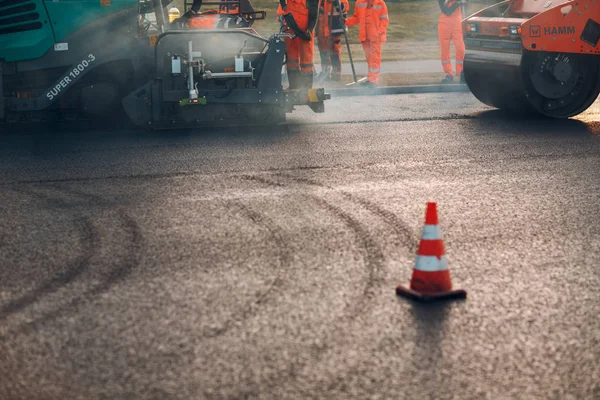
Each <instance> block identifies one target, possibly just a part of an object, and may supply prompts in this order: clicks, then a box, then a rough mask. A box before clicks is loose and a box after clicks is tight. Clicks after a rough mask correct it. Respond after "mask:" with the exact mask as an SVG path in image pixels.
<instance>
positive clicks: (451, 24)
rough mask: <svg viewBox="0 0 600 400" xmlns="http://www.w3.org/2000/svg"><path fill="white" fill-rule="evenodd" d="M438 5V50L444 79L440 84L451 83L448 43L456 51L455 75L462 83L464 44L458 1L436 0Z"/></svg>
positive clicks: (450, 61) (463, 79) (452, 78)
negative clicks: (452, 44)
mask: <svg viewBox="0 0 600 400" xmlns="http://www.w3.org/2000/svg"><path fill="white" fill-rule="evenodd" d="M438 2H439V5H440V10H441V11H442V13H441V14H440V21H439V23H438V35H439V38H440V50H441V58H442V68H444V73H445V74H446V77H445V78H444V79H442V83H452V81H453V80H454V77H453V75H452V60H451V59H450V41H451V40H452V42H453V43H454V49H455V50H456V75H457V76H460V81H461V83H464V81H465V78H464V74H463V63H464V60H465V42H464V41H463V33H462V13H461V11H460V2H459V0H438Z"/></svg>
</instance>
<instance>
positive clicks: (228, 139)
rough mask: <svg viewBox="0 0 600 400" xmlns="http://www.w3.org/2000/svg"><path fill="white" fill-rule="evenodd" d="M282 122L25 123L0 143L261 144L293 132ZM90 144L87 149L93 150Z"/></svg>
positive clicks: (52, 147) (70, 147)
mask: <svg viewBox="0 0 600 400" xmlns="http://www.w3.org/2000/svg"><path fill="white" fill-rule="evenodd" d="M289 128H290V127H289V126H288V125H286V124H280V125H262V126H232V127H200V128H194V129H173V130H156V131H152V130H147V129H141V128H136V127H132V126H130V125H120V126H115V125H113V124H103V125H89V124H87V123H84V124H82V123H64V124H60V125H56V126H53V127H51V126H43V125H39V124H38V125H35V126H33V125H29V126H27V127H26V128H21V129H15V130H13V131H9V132H4V131H3V132H2V134H0V144H2V145H3V147H4V148H5V150H7V149H8V148H10V147H15V146H16V147H18V148H19V149H23V148H25V149H28V150H27V151H28V152H31V153H33V154H56V153H70V152H79V151H81V149H82V146H83V147H86V148H89V147H88V146H89V145H90V144H93V146H94V147H97V146H100V147H102V148H114V149H119V148H129V147H145V146H148V147H177V146H183V147H185V146H189V145H198V144H214V143H221V144H223V143H227V144H231V145H239V146H249V147H259V148H260V147H264V146H272V145H273V144H276V143H279V142H282V141H286V140H288V139H289V137H290V135H294V136H295V135H296V133H295V132H294V131H293V130H290V129H289ZM94 147H91V148H89V150H91V151H94Z"/></svg>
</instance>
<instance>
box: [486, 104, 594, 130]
mask: <svg viewBox="0 0 600 400" xmlns="http://www.w3.org/2000/svg"><path fill="white" fill-rule="evenodd" d="M475 117H476V119H475V121H480V122H483V123H485V125H486V126H488V127H489V128H490V129H489V130H485V131H482V132H481V133H482V134H489V135H503V134H510V135H515V134H522V135H536V136H539V135H553V136H574V135H590V134H592V135H596V136H597V135H600V126H599V124H595V123H587V122H583V121H580V120H577V119H573V118H568V119H553V118H548V117H544V116H541V115H539V114H531V113H528V112H526V111H519V110H514V111H506V110H489V111H482V112H480V113H478V114H475Z"/></svg>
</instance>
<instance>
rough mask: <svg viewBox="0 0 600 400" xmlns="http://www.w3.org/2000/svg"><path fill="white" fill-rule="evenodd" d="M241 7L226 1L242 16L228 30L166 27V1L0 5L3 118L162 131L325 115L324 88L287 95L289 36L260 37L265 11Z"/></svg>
mask: <svg viewBox="0 0 600 400" xmlns="http://www.w3.org/2000/svg"><path fill="white" fill-rule="evenodd" d="M244 1H245V2H246V3H247V1H248V0H236V1H227V2H226V3H228V5H231V4H232V3H236V2H237V3H238V7H237V10H238V11H234V12H231V11H228V12H227V14H229V15H228V16H224V19H223V21H224V22H223V23H222V24H220V25H219V24H218V25H215V26H214V27H213V28H212V29H192V28H190V27H189V26H186V25H185V24H181V23H180V21H179V23H169V20H168V18H167V17H166V15H167V12H168V11H167V9H166V7H167V6H168V3H166V2H165V0H162V1H161V0H142V1H140V0H91V1H90V0H54V1H44V0H0V121H2V122H3V123H12V124H17V123H19V122H23V121H35V122H40V121H42V122H43V121H55V120H57V119H61V120H62V119H69V120H76V119H78V118H82V117H84V118H88V119H89V118H92V119H93V118H97V117H99V118H103V119H106V118H111V119H116V118H126V119H128V120H130V121H132V122H133V123H135V124H136V125H139V126H144V127H150V128H157V129H160V128H174V127H188V126H198V125H221V124H223V125H231V124H236V125H237V124H248V123H260V124H263V123H278V122H282V121H285V118H286V113H289V112H292V111H293V110H294V108H295V106H303V105H305V106H309V107H310V108H311V109H312V110H313V111H315V112H323V111H324V101H325V100H326V99H328V98H329V96H328V95H327V94H326V93H325V92H324V90H323V89H301V90H284V89H283V88H282V83H281V71H282V67H283V63H284V57H285V43H284V40H283V36H282V34H274V35H272V36H271V37H269V38H265V37H262V36H260V35H259V34H258V33H257V32H256V31H255V30H254V29H253V28H252V27H251V25H252V21H249V20H250V19H253V18H259V17H260V15H263V17H264V13H261V12H254V10H252V11H251V12H249V11H248V7H240V6H239V5H240V4H243V2H244ZM211 4H214V3H211ZM219 4H220V3H219ZM242 11H243V13H242ZM228 21H229V22H231V21H234V23H231V24H230V23H229V22H228ZM243 21H246V22H247V23H244V22H243Z"/></svg>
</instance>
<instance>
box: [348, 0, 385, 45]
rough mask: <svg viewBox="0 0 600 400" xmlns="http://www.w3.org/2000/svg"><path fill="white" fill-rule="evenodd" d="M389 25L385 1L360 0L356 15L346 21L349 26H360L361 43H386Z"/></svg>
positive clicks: (356, 6)
mask: <svg viewBox="0 0 600 400" xmlns="http://www.w3.org/2000/svg"><path fill="white" fill-rule="evenodd" d="M389 23H390V20H389V16H388V10H387V6H386V4H385V2H384V1H383V0H358V1H357V2H356V5H355V6H354V15H353V16H352V17H350V18H348V19H347V20H346V25H347V26H353V25H356V24H360V25H359V30H358V39H359V40H360V41H361V42H365V41H367V40H368V41H371V42H385V41H386V40H387V28H388V25H389Z"/></svg>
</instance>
